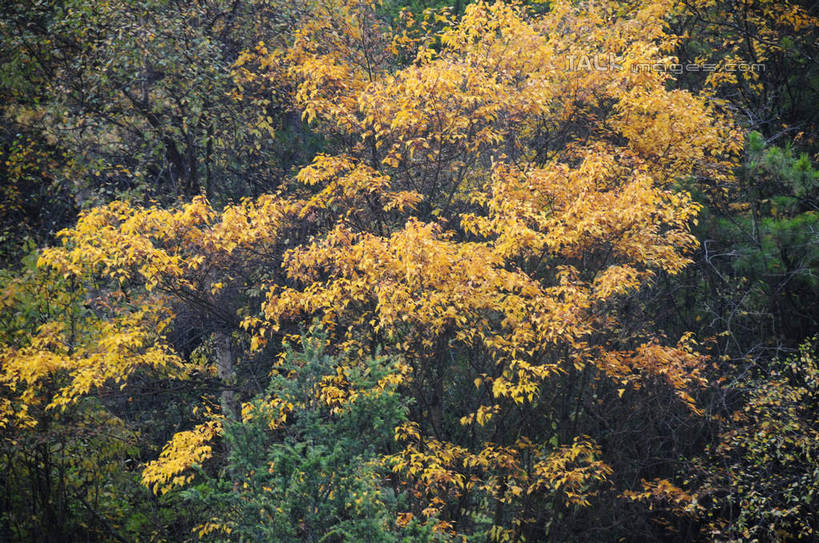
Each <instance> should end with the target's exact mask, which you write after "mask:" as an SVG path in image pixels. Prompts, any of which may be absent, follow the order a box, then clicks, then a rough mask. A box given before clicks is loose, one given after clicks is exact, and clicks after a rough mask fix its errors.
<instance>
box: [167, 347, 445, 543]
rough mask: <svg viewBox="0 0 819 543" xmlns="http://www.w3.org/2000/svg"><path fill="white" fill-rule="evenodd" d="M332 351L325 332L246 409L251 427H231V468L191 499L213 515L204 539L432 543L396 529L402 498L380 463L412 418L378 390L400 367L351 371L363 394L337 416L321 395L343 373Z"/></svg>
mask: <svg viewBox="0 0 819 543" xmlns="http://www.w3.org/2000/svg"><path fill="white" fill-rule="evenodd" d="M325 343H326V336H325V335H324V334H322V333H318V334H315V335H311V336H308V337H306V338H305V339H303V340H302V344H301V350H299V351H294V350H292V349H288V350H287V352H286V355H285V356H284V357H283V359H282V362H281V364H280V365H277V366H276V367H275V369H274V372H275V373H274V375H273V377H272V378H271V381H270V384H269V386H268V387H267V390H266V391H265V393H264V394H262V395H260V396H258V397H256V398H254V399H253V400H252V401H251V402H249V403H248V404H246V405H245V407H244V409H243V411H244V413H245V416H244V417H243V419H244V420H242V421H227V420H226V421H225V422H224V438H225V446H226V448H227V450H228V454H227V460H226V465H225V466H224V468H223V469H222V470H220V472H219V473H218V475H215V476H208V475H207V473H205V472H203V475H204V482H203V483H201V484H199V485H197V486H195V487H193V488H191V489H189V490H186V491H184V492H183V493H182V495H183V496H184V497H185V498H186V499H187V500H189V501H190V502H192V503H194V504H197V505H204V506H205V508H206V510H209V511H210V512H211V515H212V516H211V517H210V518H209V519H208V520H206V521H205V522H204V523H203V524H202V525H201V526H200V527H199V528H198V529H197V530H195V531H197V532H198V533H199V536H200V538H202V539H203V540H216V541H281V542H318V541H323V542H336V541H338V542H340V541H347V542H355V541H369V542H392V541H424V540H429V539H431V538H432V536H431V534H430V533H427V532H428V531H429V530H426V532H425V531H424V530H421V529H420V528H418V527H417V526H416V525H415V523H411V524H410V525H408V526H406V527H399V526H397V525H396V522H395V519H396V516H395V515H396V512H397V509H398V507H399V505H400V503H401V501H402V499H401V496H400V494H399V493H396V488H394V487H393V486H391V485H389V484H388V480H387V478H386V474H385V473H384V468H383V467H382V466H381V465H380V464H379V461H378V460H379V458H380V456H381V455H383V454H385V453H387V452H389V451H390V450H391V448H392V447H393V440H392V429H393V428H394V427H395V426H396V425H398V424H399V423H400V422H402V421H403V420H405V416H406V410H407V405H406V403H407V401H406V399H404V398H403V397H402V396H401V395H399V394H398V393H397V392H396V390H395V386H394V385H392V386H389V387H386V388H383V389H381V388H379V386H378V383H379V381H380V380H381V379H383V378H384V377H386V376H388V375H389V374H390V373H391V371H392V367H391V366H392V363H391V361H390V360H389V359H386V358H383V357H381V358H375V359H370V360H363V361H361V362H360V363H359V364H358V365H356V366H354V367H353V368H352V369H350V370H349V371H346V372H345V380H346V382H347V383H348V384H349V385H350V386H351V387H352V388H355V389H360V390H362V393H361V394H359V395H357V396H356V397H355V399H354V400H352V401H349V402H348V403H346V404H345V405H344V406H343V407H342V408H339V409H335V410H331V409H330V407H328V405H327V403H326V402H325V401H323V400H322V399H321V397H320V394H318V393H317V391H318V389H319V388H320V386H321V384H322V382H323V381H325V380H326V379H327V378H333V377H335V376H337V375H338V372H339V371H340V370H341V368H342V366H341V365H340V361H339V360H338V359H336V358H333V357H331V356H329V355H328V354H326V353H325V349H324V344H325ZM345 367H347V366H345ZM271 400H273V401H271ZM206 534H210V535H206Z"/></svg>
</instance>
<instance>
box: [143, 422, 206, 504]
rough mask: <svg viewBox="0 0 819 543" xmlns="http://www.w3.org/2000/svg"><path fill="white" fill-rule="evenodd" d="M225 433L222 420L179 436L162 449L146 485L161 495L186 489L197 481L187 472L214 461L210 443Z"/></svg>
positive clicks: (146, 473)
mask: <svg viewBox="0 0 819 543" xmlns="http://www.w3.org/2000/svg"><path fill="white" fill-rule="evenodd" d="M221 433H222V421H221V420H219V419H213V420H209V421H207V422H205V423H202V424H199V425H197V426H196V427H195V428H194V429H193V430H186V431H184V432H178V433H177V434H175V435H174V436H173V439H171V441H170V442H169V443H168V444H167V445H165V447H164V448H163V449H162V453H161V454H160V455H159V459H157V460H154V461H152V462H149V463H148V465H147V466H145V469H144V470H143V472H142V483H143V484H144V485H146V486H148V487H151V489H152V490H153V491H154V492H156V493H158V494H159V493H161V494H165V493H166V492H168V491H169V490H171V489H172V488H174V487H179V486H184V485H186V484H187V483H189V482H190V481H191V479H193V475H192V474H190V473H186V472H187V470H188V469H189V468H190V467H191V466H193V465H194V464H201V463H202V462H204V461H205V460H207V459H208V458H210V457H211V454H212V452H213V451H212V449H211V446H210V442H211V441H212V440H213V438H215V437H216V436H219V435H221Z"/></svg>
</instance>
